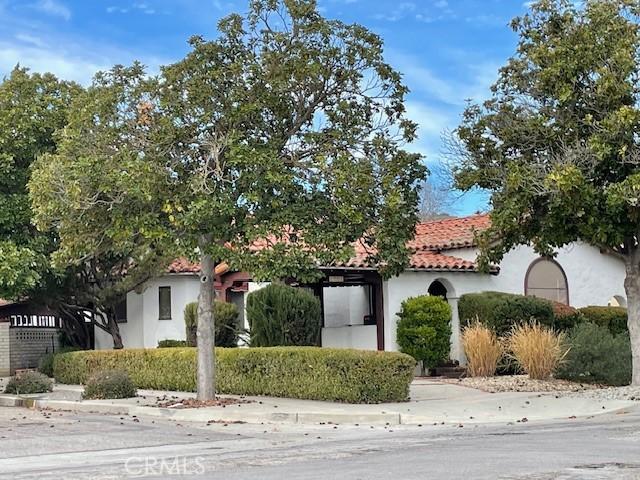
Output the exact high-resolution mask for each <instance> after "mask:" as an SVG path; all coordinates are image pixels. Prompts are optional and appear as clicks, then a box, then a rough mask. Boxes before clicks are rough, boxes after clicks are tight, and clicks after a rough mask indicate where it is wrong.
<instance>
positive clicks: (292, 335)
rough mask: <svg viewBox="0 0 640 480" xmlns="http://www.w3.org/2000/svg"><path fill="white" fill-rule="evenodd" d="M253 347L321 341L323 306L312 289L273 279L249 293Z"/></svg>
mask: <svg viewBox="0 0 640 480" xmlns="http://www.w3.org/2000/svg"><path fill="white" fill-rule="evenodd" d="M247 319H248V320H249V328H250V332H251V346H252V347H276V346H305V345H320V332H321V328H322V310H321V308H320V300H319V299H318V298H317V297H316V296H315V295H313V294H312V293H310V292H308V291H306V290H303V289H300V288H294V287H290V286H288V285H284V284H281V283H272V284H270V285H268V286H266V287H265V288H261V289H260V290H257V291H255V292H253V293H250V294H249V295H248V296H247Z"/></svg>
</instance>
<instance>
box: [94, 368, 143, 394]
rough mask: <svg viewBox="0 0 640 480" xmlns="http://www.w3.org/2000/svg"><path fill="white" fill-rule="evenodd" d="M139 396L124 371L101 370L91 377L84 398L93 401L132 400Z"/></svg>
mask: <svg viewBox="0 0 640 480" xmlns="http://www.w3.org/2000/svg"><path fill="white" fill-rule="evenodd" d="M137 394H138V392H137V390H136V387H135V385H134V384H133V382H132V381H131V378H129V374H128V373H127V372H126V371H124V370H100V371H96V372H93V373H92V374H91V375H89V377H88V379H87V383H86V384H85V386H84V393H83V394H82V398H84V399H91V400H103V399H117V398H131V397H135V396H136V395H137Z"/></svg>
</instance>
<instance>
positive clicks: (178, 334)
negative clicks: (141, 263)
mask: <svg viewBox="0 0 640 480" xmlns="http://www.w3.org/2000/svg"><path fill="white" fill-rule="evenodd" d="M159 287H171V319H170V320H160V319H159V318H158V316H159V315H158V314H159V301H158V295H159V294H158V289H159ZM198 288H199V283H198V277H197V276H196V275H163V276H161V277H158V278H155V279H153V280H151V281H149V282H147V283H146V284H145V285H144V288H143V290H142V293H136V292H129V293H128V294H127V322H126V323H120V324H119V325H120V333H121V335H122V341H123V343H124V346H125V348H154V347H157V346H158V342H159V341H160V340H165V339H172V340H184V339H185V338H186V333H185V327H184V314H183V313H184V307H185V306H186V305H187V304H188V303H190V302H195V301H197V299H198ZM95 332H96V335H95V336H96V349H110V348H113V341H112V340H111V336H110V335H108V334H106V333H105V332H103V331H102V330H100V329H98V328H96V329H95Z"/></svg>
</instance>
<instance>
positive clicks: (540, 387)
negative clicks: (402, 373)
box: [438, 375, 640, 402]
mask: <svg viewBox="0 0 640 480" xmlns="http://www.w3.org/2000/svg"><path fill="white" fill-rule="evenodd" d="M438 380H439V381H441V382H444V383H451V384H454V385H461V386H463V387H470V388H476V389H478V390H482V391H484V392H490V393H498V392H537V393H558V394H559V395H560V396H572V397H587V398H595V399H598V400H632V401H638V402H640V387H631V386H628V387H606V386H602V385H592V384H589V383H575V382H569V381H567V380H559V379H551V380H531V379H530V378H529V377H527V376H526V375H503V376H497V377H468V378H461V379H454V378H441V379H438Z"/></svg>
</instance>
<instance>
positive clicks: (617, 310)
mask: <svg viewBox="0 0 640 480" xmlns="http://www.w3.org/2000/svg"><path fill="white" fill-rule="evenodd" d="M579 311H580V313H581V314H582V316H583V317H584V321H585V322H590V323H595V324H596V325H600V326H601V327H606V328H608V329H609V331H610V332H611V333H612V334H613V335H618V334H620V333H624V334H627V335H628V334H629V327H628V326H627V309H626V308H624V307H596V306H592V307H583V308H581V309H579Z"/></svg>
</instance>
